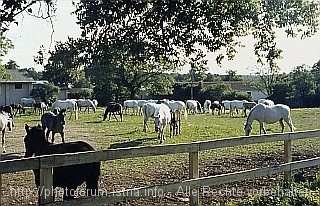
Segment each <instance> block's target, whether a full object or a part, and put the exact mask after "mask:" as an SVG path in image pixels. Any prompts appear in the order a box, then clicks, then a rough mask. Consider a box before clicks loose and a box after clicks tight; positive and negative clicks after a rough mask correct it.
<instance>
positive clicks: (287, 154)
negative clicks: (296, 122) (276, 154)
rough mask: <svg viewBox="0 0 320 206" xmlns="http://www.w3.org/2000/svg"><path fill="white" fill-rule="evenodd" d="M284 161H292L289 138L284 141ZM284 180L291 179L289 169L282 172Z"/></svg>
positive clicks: (288, 180)
mask: <svg viewBox="0 0 320 206" xmlns="http://www.w3.org/2000/svg"><path fill="white" fill-rule="evenodd" d="M284 162H285V163H289V162H292V142H291V140H285V141H284ZM284 181H285V182H290V181H291V171H288V172H285V173H284Z"/></svg>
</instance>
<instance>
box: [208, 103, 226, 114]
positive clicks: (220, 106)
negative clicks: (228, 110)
mask: <svg viewBox="0 0 320 206" xmlns="http://www.w3.org/2000/svg"><path fill="white" fill-rule="evenodd" d="M210 109H211V111H212V115H214V110H216V109H217V110H218V115H220V114H221V112H222V109H223V106H222V105H221V104H220V103H217V102H213V103H212V104H211V107H210Z"/></svg>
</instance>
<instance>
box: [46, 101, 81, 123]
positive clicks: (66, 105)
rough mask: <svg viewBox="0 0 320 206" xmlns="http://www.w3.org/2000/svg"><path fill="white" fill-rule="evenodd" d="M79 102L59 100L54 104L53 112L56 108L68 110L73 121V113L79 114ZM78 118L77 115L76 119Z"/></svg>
mask: <svg viewBox="0 0 320 206" xmlns="http://www.w3.org/2000/svg"><path fill="white" fill-rule="evenodd" d="M77 107H78V106H77V102H76V101H75V100H72V99H66V100H57V101H55V102H54V103H53V104H52V107H51V111H52V112H53V111H54V110H55V109H56V108H60V109H66V110H69V111H70V117H69V119H71V116H72V113H73V112H74V113H76V112H77V109H78V108H77ZM76 118H77V115H76V114H75V119H76Z"/></svg>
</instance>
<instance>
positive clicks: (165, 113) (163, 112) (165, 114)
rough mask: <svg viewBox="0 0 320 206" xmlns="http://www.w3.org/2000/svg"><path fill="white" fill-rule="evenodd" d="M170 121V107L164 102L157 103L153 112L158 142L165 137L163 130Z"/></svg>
mask: <svg viewBox="0 0 320 206" xmlns="http://www.w3.org/2000/svg"><path fill="white" fill-rule="evenodd" d="M170 122H171V113H170V108H169V107H168V106H167V105H165V104H159V107H158V108H156V110H155V112H154V129H155V132H157V133H158V138H159V139H160V143H162V142H163V141H164V140H165V139H166V137H165V131H166V127H167V125H170Z"/></svg>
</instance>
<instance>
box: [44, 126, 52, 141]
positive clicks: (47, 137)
mask: <svg viewBox="0 0 320 206" xmlns="http://www.w3.org/2000/svg"><path fill="white" fill-rule="evenodd" d="M42 129H43V130H45V128H42ZM49 134H50V130H49V128H48V130H47V132H46V139H47V141H49Z"/></svg>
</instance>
